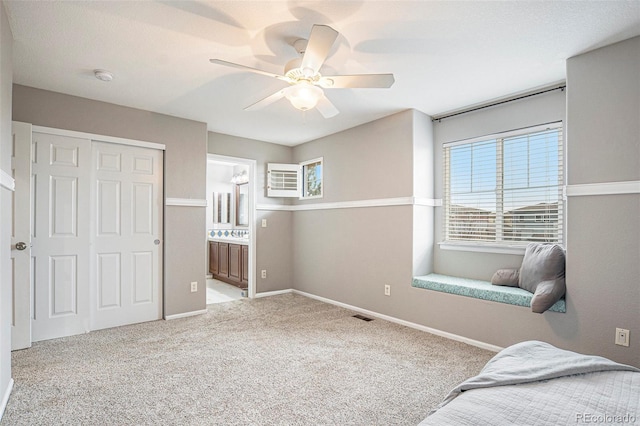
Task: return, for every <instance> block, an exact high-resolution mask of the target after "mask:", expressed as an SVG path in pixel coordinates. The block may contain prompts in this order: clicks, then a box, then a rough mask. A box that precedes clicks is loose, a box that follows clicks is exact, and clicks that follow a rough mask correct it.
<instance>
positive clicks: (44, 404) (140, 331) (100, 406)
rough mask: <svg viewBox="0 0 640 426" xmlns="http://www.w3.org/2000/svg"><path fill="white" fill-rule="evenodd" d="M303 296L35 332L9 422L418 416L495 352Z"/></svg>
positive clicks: (256, 421) (19, 363)
mask: <svg viewBox="0 0 640 426" xmlns="http://www.w3.org/2000/svg"><path fill="white" fill-rule="evenodd" d="M354 314H355V312H351V311H348V310H346V309H342V308H339V307H336V306H333V305H328V304H325V303H322V302H319V301H316V300H313V299H309V298H306V297H303V296H299V295H294V294H286V295H280V296H273V297H268V298H262V299H256V300H250V299H242V300H239V301H235V302H229V303H221V304H215V305H211V306H209V312H208V313H207V314H205V315H201V316H197V317H190V318H183V319H178V320H173V321H154V322H150V323H145V324H138V325H133V326H126V327H120V328H116V329H110V330H103V331H96V332H92V333H89V334H85V335H81V336H74V337H68V338H63V339H57V340H51V341H47V342H40V343H36V344H34V346H33V347H32V348H31V349H27V350H23V351H17V352H14V353H13V356H12V364H13V365H12V368H13V371H12V373H13V377H14V379H15V386H14V390H13V393H12V395H11V398H10V399H9V403H8V405H7V408H6V412H5V415H4V417H3V419H2V425H62V424H64V425H305V426H308V425H415V424H417V423H419V422H420V421H421V420H422V419H423V418H424V417H425V416H426V414H427V413H428V412H429V410H430V409H431V408H432V407H434V406H435V405H437V404H438V403H439V402H440V400H441V399H442V398H443V397H444V396H445V395H446V394H447V392H448V391H449V390H450V389H451V388H452V387H454V386H455V385H456V384H457V383H458V382H460V381H462V380H463V379H465V378H467V377H469V376H471V375H474V374H476V373H478V371H479V370H480V369H481V368H482V366H483V365H484V364H485V362H486V361H488V360H489V358H491V357H492V356H493V355H494V354H493V353H491V352H488V351H485V350H482V349H478V348H475V347H472V346H468V345H465V344H462V343H458V342H455V341H451V340H447V339H444V338H440V337H436V336H433V335H431V334H428V333H424V332H421V331H417V330H413V329H410V328H407V327H403V326H400V325H396V324H393V323H389V322H386V321H383V320H380V319H375V320H373V321H370V322H366V321H362V320H359V319H356V318H353V317H352V315H354Z"/></svg>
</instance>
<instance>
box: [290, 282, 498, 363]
mask: <svg viewBox="0 0 640 426" xmlns="http://www.w3.org/2000/svg"><path fill="white" fill-rule="evenodd" d="M293 293H295V294H299V295H301V296H305V297H309V298H311V299H316V300H319V301H321V302H325V303H329V304H331V305H336V306H340V307H341V308H345V309H349V310H352V311H356V312H360V313H362V314H365V315H367V316H371V317H376V318H380V319H383V320H385V321H389V322H393V323H396V324H400V325H404V326H406V327H410V328H414V329H416V330H420V331H426V332H427V333H431V334H435V335H436V336H440V337H445V338H447V339H451V340H455V341H458V342H462V343H466V344H468V345H471V346H476V347H478V348H481V349H486V350H488V351H492V352H500V351H501V350H502V349H504V348H501V347H500V346H495V345H491V344H489V343H485V342H481V341H479V340H473V339H469V338H468V337H464V336H458V335H457V334H453V333H448V332H446V331H442V330H437V329H435V328H431V327H426V326H424V325H420V324H416V323H413V322H409V321H405V320H402V319H399V318H395V317H392V316H389V315H384V314H379V313H377V312H373V311H370V310H368V309H362V308H359V307H357V306H353V305H348V304H346V303H342V302H337V301H335V300H331V299H327V298H325V297H321V296H316V295H315V294H311V293H305V292H304V291H300V290H293Z"/></svg>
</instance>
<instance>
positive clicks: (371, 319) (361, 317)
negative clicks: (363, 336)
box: [353, 314, 373, 321]
mask: <svg viewBox="0 0 640 426" xmlns="http://www.w3.org/2000/svg"><path fill="white" fill-rule="evenodd" d="M353 317H354V318H358V319H360V320H362V321H373V318H367V317H365V316H364V315H360V314H357V315H354V316H353Z"/></svg>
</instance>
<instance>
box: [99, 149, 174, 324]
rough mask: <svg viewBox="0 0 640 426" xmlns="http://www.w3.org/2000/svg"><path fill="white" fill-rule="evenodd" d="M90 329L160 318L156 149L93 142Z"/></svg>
mask: <svg viewBox="0 0 640 426" xmlns="http://www.w3.org/2000/svg"><path fill="white" fill-rule="evenodd" d="M92 146H93V148H92V151H93V153H92V157H93V162H94V174H93V176H94V179H93V189H92V200H93V201H92V204H93V211H94V216H93V217H94V219H95V220H93V221H92V235H93V242H94V246H93V247H94V249H93V250H92V253H93V254H92V255H93V262H92V277H93V279H92V283H93V285H92V295H91V301H92V303H91V329H92V330H97V329H102V328H107V327H115V326H120V325H124V324H133V323H137V322H143V321H151V320H156V319H160V318H162V285H161V277H162V274H161V271H162V264H161V259H162V252H161V250H162V244H161V241H162V199H163V193H162V191H163V188H162V151H159V150H155V149H148V148H140V147H134V146H123V145H116V144H111V143H104V142H93V144H92Z"/></svg>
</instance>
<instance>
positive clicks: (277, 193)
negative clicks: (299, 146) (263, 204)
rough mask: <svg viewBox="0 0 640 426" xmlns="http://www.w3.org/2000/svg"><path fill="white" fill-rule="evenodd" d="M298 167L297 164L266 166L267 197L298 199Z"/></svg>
mask: <svg viewBox="0 0 640 426" xmlns="http://www.w3.org/2000/svg"><path fill="white" fill-rule="evenodd" d="M300 191H301V189H300V166H299V165H298V164H277V163H269V164H268V165H267V196H269V197H299V196H300Z"/></svg>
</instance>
